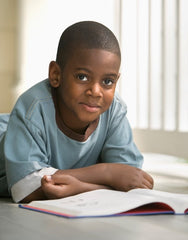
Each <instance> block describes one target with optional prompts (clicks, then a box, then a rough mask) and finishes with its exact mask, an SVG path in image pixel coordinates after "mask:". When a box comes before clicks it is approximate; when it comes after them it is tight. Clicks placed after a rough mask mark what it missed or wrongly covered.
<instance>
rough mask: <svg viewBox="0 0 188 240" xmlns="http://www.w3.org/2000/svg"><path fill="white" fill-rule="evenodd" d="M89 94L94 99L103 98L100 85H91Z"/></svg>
mask: <svg viewBox="0 0 188 240" xmlns="http://www.w3.org/2000/svg"><path fill="white" fill-rule="evenodd" d="M87 94H89V95H90V96H93V97H101V96H102V89H101V86H100V84H99V83H94V84H91V85H90V87H89V88H88V90H87Z"/></svg>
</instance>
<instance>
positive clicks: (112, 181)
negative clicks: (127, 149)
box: [108, 164, 153, 191]
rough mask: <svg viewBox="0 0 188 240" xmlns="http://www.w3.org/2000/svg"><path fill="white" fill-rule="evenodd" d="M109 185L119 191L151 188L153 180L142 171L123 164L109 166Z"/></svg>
mask: <svg viewBox="0 0 188 240" xmlns="http://www.w3.org/2000/svg"><path fill="white" fill-rule="evenodd" d="M109 167H110V169H109V170H110V171H109V178H108V181H109V185H110V186H111V187H112V188H114V189H116V190H119V191H129V190H131V189H134V188H149V189H152V188H153V178H152V177H151V176H150V175H149V174H147V173H146V172H144V171H143V170H141V169H139V168H136V167H132V166H129V165H125V164H114V166H113V164H110V165H109Z"/></svg>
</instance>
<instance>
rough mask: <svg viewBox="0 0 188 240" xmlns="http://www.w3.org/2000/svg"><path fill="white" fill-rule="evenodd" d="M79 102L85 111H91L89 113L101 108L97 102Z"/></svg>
mask: <svg viewBox="0 0 188 240" xmlns="http://www.w3.org/2000/svg"><path fill="white" fill-rule="evenodd" d="M80 104H81V106H82V107H83V108H84V110H85V111H87V112H91V113H94V112H98V111H99V109H100V108H101V106H99V105H97V104H90V103H80Z"/></svg>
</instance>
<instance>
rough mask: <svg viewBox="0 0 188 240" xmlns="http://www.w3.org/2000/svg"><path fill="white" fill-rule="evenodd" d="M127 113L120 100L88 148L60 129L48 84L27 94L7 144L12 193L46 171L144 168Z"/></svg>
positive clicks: (103, 119)
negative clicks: (15, 186) (16, 186)
mask: <svg viewBox="0 0 188 240" xmlns="http://www.w3.org/2000/svg"><path fill="white" fill-rule="evenodd" d="M126 113H127V108H126V105H125V104H124V103H123V101H122V100H121V99H120V98H119V96H118V95H115V96H114V99H113V102H112V104H111V106H110V108H109V109H108V110H107V111H106V112H104V113H103V114H102V115H101V116H100V119H99V123H98V126H97V128H96V129H95V131H94V132H93V133H92V134H91V135H90V136H89V138H88V139H87V140H86V141H84V142H79V141H76V140H73V139H71V138H69V137H68V136H66V135H65V134H64V133H63V132H62V131H61V130H60V129H59V128H58V126H57V124H56V119H55V108H54V103H53V100H52V95H51V88H50V85H49V80H48V79H46V80H44V81H42V82H40V83H38V84H36V85H35V86H33V87H32V88H31V89H29V90H28V91H26V92H25V93H24V94H23V95H22V96H21V97H20V98H19V99H18V101H17V103H16V105H15V107H14V109H13V111H12V113H11V115H10V120H9V124H8V129H7V132H6V136H5V141H4V157H5V159H4V161H5V163H6V164H5V165H6V175H7V181H8V187H9V189H10V188H11V187H12V185H13V184H15V183H16V182H18V181H19V180H20V179H22V178H24V177H25V176H27V175H28V174H30V173H32V172H35V171H37V170H40V169H42V168H44V167H50V166H51V167H53V168H57V169H72V168H81V167H85V166H89V165H92V164H96V163H98V162H105V163H113V162H114V163H124V164H129V165H132V166H135V167H139V168H140V167H141V166H142V162H143V158H142V155H141V154H140V152H139V151H138V149H137V147H136V146H135V144H134V142H133V137H132V131H131V128H130V125H129V122H128V120H127V117H126Z"/></svg>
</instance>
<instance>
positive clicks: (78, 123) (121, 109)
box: [4, 21, 153, 202]
mask: <svg viewBox="0 0 188 240" xmlns="http://www.w3.org/2000/svg"><path fill="white" fill-rule="evenodd" d="M120 62H121V53H120V49H119V44H118V41H117V39H116V37H115V36H114V34H113V33H112V32H111V31H110V30H109V29H108V28H106V27H105V26H103V25H102V24H99V23H96V22H91V21H85V22H79V23H76V24H73V25H72V26H70V27H69V28H67V29H66V30H65V31H64V32H63V34H62V36H61V38H60V41H59V46H58V51H57V57H56V62H55V61H52V62H51V63H50V65H49V79H46V80H44V81H42V82H40V83H38V84H36V85H35V86H33V87H32V88H31V89H29V90H28V91H26V92H25V93H24V94H23V95H22V96H21V97H20V98H19V99H18V101H17V103H16V105H15V107H14V109H13V111H12V113H11V116H10V120H9V124H8V129H7V132H6V136H5V139H4V156H5V163H6V177H7V182H8V188H9V191H10V192H11V194H12V197H13V200H14V201H15V202H20V201H22V202H28V201H31V200H36V199H53V198H60V197H66V196H70V195H74V194H77V193H80V192H84V191H89V190H94V189H98V188H112V189H117V190H122V191H127V190H130V189H132V188H138V187H141V188H152V186H153V180H152V178H151V177H150V176H149V175H148V174H147V173H145V172H144V171H142V170H141V169H140V168H141V166H142V156H141V154H140V152H139V151H138V150H137V148H136V146H135V144H134V143H133V139H132V133H131V129H130V126H129V123H128V120H127V118H126V106H125V104H124V103H123V102H122V101H121V99H120V98H119V97H118V96H117V95H116V94H115V87H116V84H117V81H118V78H119V68H120Z"/></svg>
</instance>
